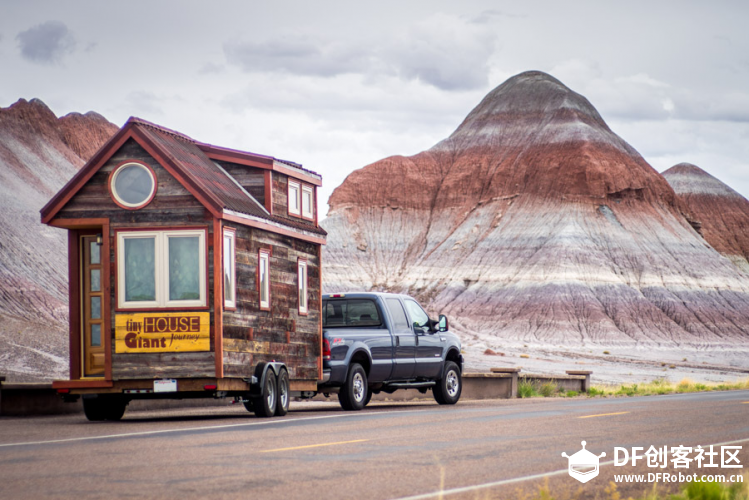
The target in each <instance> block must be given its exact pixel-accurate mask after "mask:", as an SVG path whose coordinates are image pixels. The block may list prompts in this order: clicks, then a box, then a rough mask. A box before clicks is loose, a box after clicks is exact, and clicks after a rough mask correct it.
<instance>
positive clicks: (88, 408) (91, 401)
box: [83, 397, 107, 422]
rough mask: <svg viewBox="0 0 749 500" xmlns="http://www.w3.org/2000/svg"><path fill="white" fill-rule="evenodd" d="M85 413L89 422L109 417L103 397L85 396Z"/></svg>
mask: <svg viewBox="0 0 749 500" xmlns="http://www.w3.org/2000/svg"><path fill="white" fill-rule="evenodd" d="M83 413H84V414H85V415H86V418H87V419H88V420H89V422H100V421H102V420H105V419H106V418H107V417H106V406H105V405H104V402H103V401H102V398H101V397H96V398H83Z"/></svg>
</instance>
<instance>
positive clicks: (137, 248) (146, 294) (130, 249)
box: [125, 238, 156, 302]
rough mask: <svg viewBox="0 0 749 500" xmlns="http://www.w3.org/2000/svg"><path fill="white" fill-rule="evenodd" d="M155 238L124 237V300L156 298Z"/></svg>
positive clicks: (152, 299)
mask: <svg viewBox="0 0 749 500" xmlns="http://www.w3.org/2000/svg"><path fill="white" fill-rule="evenodd" d="M155 259H156V249H155V238H126V239H125V300H126V301H128V302H135V301H154V300H156V260H155Z"/></svg>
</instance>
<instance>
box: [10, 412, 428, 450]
mask: <svg viewBox="0 0 749 500" xmlns="http://www.w3.org/2000/svg"><path fill="white" fill-rule="evenodd" d="M421 411H423V410H388V411H373V412H366V413H339V414H336V415H320V416H317V417H300V418H290V419H269V420H263V421H261V422H247V423H244V424H226V425H206V426H202V427H184V428H179V429H162V430H158V431H143V432H127V433H123V434H108V435H104V436H84V437H75V438H67V439H53V440H49V441H27V442H23V443H5V444H0V448H8V447H10V446H31V445H38V444H56V443H72V442H75V441H92V440H95V439H117V438H126V437H137V436H152V435H155V434H168V433H172V432H192V431H211V430H215V429H231V428H234V427H251V426H255V425H272V424H283V423H286V422H301V421H308V420H321V419H326V418H344V417H368V416H372V415H383V414H388V413H416V412H421Z"/></svg>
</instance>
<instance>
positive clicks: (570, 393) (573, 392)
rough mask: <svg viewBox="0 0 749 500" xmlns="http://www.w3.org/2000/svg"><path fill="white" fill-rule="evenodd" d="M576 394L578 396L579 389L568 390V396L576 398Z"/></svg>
mask: <svg viewBox="0 0 749 500" xmlns="http://www.w3.org/2000/svg"><path fill="white" fill-rule="evenodd" d="M575 396H577V391H567V397H568V398H574V397H575Z"/></svg>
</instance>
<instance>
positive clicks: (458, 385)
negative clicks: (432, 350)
mask: <svg viewBox="0 0 749 500" xmlns="http://www.w3.org/2000/svg"><path fill="white" fill-rule="evenodd" d="M443 373H444V375H443V376H442V379H441V380H438V381H437V384H436V385H435V386H434V388H433V389H432V393H433V394H434V399H435V401H437V402H438V403H439V404H441V405H454V404H455V403H457V402H458V400H459V399H460V393H461V392H462V391H463V378H462V377H461V374H460V368H458V365H456V364H455V363H453V362H452V361H447V362H445V370H444V372H443Z"/></svg>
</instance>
